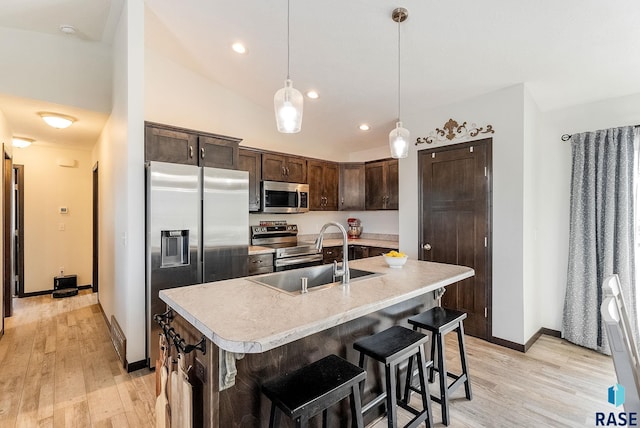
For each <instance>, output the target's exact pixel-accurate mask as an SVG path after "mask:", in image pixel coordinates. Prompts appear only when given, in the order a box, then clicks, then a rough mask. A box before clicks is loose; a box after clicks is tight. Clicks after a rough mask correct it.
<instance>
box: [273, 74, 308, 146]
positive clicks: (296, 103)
mask: <svg viewBox="0 0 640 428" xmlns="http://www.w3.org/2000/svg"><path fill="white" fill-rule="evenodd" d="M302 103H303V97H302V94H301V93H300V91H298V90H297V89H296V88H294V87H293V82H291V79H287V80H285V81H284V88H282V89H279V90H278V92H276V94H275V95H274V97H273V107H274V108H275V111H276V124H277V125H278V132H282V133H285V134H294V133H296V132H300V128H301V127H302Z"/></svg>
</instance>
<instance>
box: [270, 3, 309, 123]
mask: <svg viewBox="0 0 640 428" xmlns="http://www.w3.org/2000/svg"><path fill="white" fill-rule="evenodd" d="M290 51H291V49H290V46H289V0H287V79H286V80H285V81H284V88H282V89H279V90H278V92H276V94H275V95H274V96H273V107H274V109H275V112H276V124H277V126H278V132H282V133H284V134H295V133H296V132H300V129H301V128H302V104H303V98H302V94H301V93H300V91H298V90H297V89H296V88H294V87H293V82H292V81H291V79H290V78H289V63H290V62H291V60H290Z"/></svg>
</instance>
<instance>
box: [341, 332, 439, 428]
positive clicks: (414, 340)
mask: <svg viewBox="0 0 640 428" xmlns="http://www.w3.org/2000/svg"><path fill="white" fill-rule="evenodd" d="M428 340H429V337H428V336H426V335H424V334H422V333H420V332H417V331H413V330H409V329H408V328H405V327H401V326H393V327H390V328H388V329H386V330H384V331H381V332H379V333H376V334H374V335H372V336H369V337H365V338H364V339H360V340H358V341H356V342H355V343H354V344H353V348H354V349H355V350H356V351H359V352H360V363H359V365H360V367H361V368H363V369H364V368H366V363H367V357H370V358H373V359H374V360H376V361H379V362H381V363H383V364H384V365H385V385H386V391H385V392H383V393H382V394H380V395H379V396H377V397H376V398H374V399H373V400H371V401H370V402H369V403H367V404H366V405H365V406H363V408H362V413H363V414H364V413H366V412H367V411H369V410H370V409H372V408H374V407H376V406H377V405H379V404H380V403H382V402H383V401H385V402H386V407H387V421H388V426H389V427H394V428H395V426H396V422H397V409H396V407H397V406H400V407H402V408H403V409H405V410H407V411H409V412H411V413H413V414H414V415H415V417H414V418H413V419H412V420H411V421H410V422H409V424H407V425H406V427H417V426H418V425H420V424H421V423H427V424H428V426H429V427H432V426H433V418H432V415H431V399H430V394H429V384H428V383H427V382H426V377H425V373H424V370H425V369H426V368H427V367H429V366H430V364H431V362H430V361H429V362H428V363H427V362H425V357H424V347H423V345H424V344H425V343H426V342H427V341H428ZM413 356H416V357H417V359H418V374H419V377H420V386H421V388H422V391H424V392H423V393H422V394H421V397H422V410H417V409H414V408H413V407H411V406H409V397H408V395H405V396H404V397H401V400H400V401H398V400H397V397H396V395H397V394H398V391H397V385H396V371H397V368H398V365H399V364H400V363H401V362H403V361H406V360H408V359H410V358H412V357H413ZM361 388H362V389H364V382H362V386H361Z"/></svg>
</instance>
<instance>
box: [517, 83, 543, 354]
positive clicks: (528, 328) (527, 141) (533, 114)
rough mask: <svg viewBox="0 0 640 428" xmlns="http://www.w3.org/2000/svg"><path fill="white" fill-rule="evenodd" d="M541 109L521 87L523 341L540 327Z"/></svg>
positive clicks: (525, 89)
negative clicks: (522, 148)
mask: <svg viewBox="0 0 640 428" xmlns="http://www.w3.org/2000/svg"><path fill="white" fill-rule="evenodd" d="M540 114H541V113H540V109H539V108H538V106H537V104H536V102H535V100H534V99H533V97H532V96H531V94H530V93H529V91H528V90H527V88H526V87H525V88H524V135H523V137H524V140H523V141H524V159H523V160H524V168H523V179H524V192H523V204H524V208H523V238H524V254H523V259H524V260H523V261H524V266H523V267H524V270H523V278H522V280H523V288H524V290H523V293H524V295H523V301H522V305H523V312H524V337H523V340H524V341H525V342H526V341H528V340H529V338H531V336H533V335H534V334H536V332H537V331H538V330H539V329H540V327H541V326H542V324H541V320H540V306H541V296H540V285H539V283H540V278H539V277H540V276H539V270H540V269H539V262H538V258H537V247H536V235H537V227H538V209H539V207H540V202H543V201H540V200H538V194H539V193H538V190H537V189H538V180H537V178H538V175H539V174H540V171H539V168H540V165H541V162H540V161H541V159H539V156H538V147H539V141H540V138H541V132H540V128H541V123H540V122H541V120H540Z"/></svg>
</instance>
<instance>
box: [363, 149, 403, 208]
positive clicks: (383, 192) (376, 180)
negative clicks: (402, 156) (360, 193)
mask: <svg viewBox="0 0 640 428" xmlns="http://www.w3.org/2000/svg"><path fill="white" fill-rule="evenodd" d="M365 195H366V196H365V207H366V209H367V210H397V209H398V160H397V159H384V160H379V161H373V162H367V163H365Z"/></svg>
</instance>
